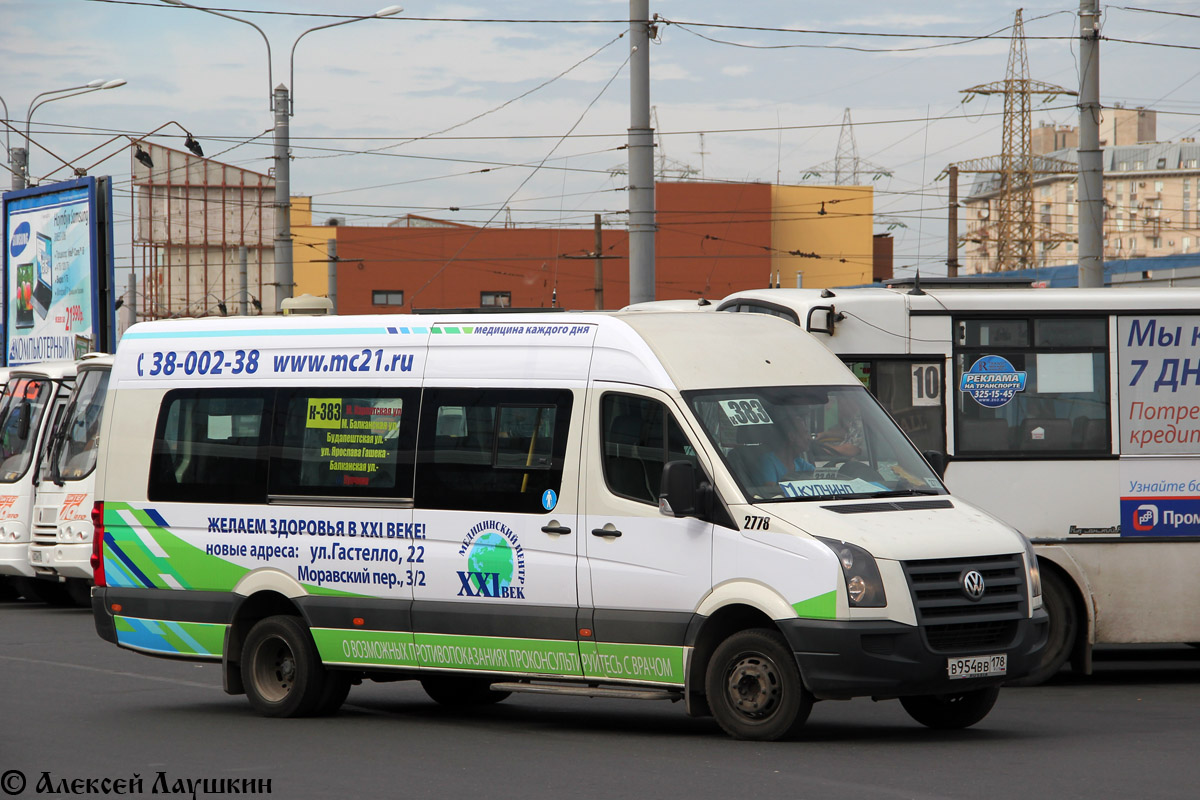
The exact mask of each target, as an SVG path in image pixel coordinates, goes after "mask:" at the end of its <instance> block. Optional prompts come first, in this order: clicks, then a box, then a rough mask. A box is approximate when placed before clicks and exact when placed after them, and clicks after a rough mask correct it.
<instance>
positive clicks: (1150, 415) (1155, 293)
mask: <svg viewBox="0 0 1200 800" xmlns="http://www.w3.org/2000/svg"><path fill="white" fill-rule="evenodd" d="M718 309H719V310H721V311H742V312H760V313H768V314H773V315H776V316H781V317H784V318H786V319H789V320H791V321H792V322H794V323H796V324H798V325H800V326H801V327H803V328H804V329H806V330H808V331H809V332H810V333H813V334H815V335H816V336H817V338H818V339H820V340H821V341H823V342H824V343H825V344H826V345H827V346H828V347H829V348H830V349H831V350H833V352H835V353H836V354H837V355H839V356H840V357H841V358H842V360H843V361H845V362H846V363H847V364H848V365H849V366H850V367H851V368H852V369H853V370H854V371H855V373H856V374H857V375H858V376H859V378H860V379H861V380H862V381H863V383H864V384H866V385H867V387H868V388H869V389H870V390H871V391H872V393H873V394H874V395H875V396H876V397H877V398H878V399H879V400H880V401H881V402H882V403H883V405H884V407H885V408H887V409H888V411H889V412H890V413H891V414H892V416H893V417H894V418H895V419H896V421H897V422H898V423H899V424H900V426H901V427H902V428H903V429H904V430H905V432H906V433H908V435H909V438H911V439H912V441H913V442H914V443H915V444H916V445H917V446H918V447H919V448H920V449H921V450H922V451H935V452H937V453H939V454H944V455H945V461H944V467H945V479H946V481H947V484H948V485H949V487H950V489H951V490H952V491H953V492H954V493H955V495H957V496H959V497H963V498H965V499H966V500H969V501H970V502H972V503H974V504H976V505H978V506H980V507H982V508H983V509H985V510H987V511H990V512H991V513H993V514H995V515H996V516H998V517H1000V518H1001V519H1003V520H1005V521H1006V522H1008V523H1009V524H1011V525H1013V526H1015V527H1017V528H1018V529H1019V530H1021V531H1022V532H1023V533H1024V534H1025V535H1026V536H1028V537H1029V538H1030V539H1031V540H1032V541H1033V543H1034V546H1035V550H1036V552H1037V554H1038V558H1039V561H1040V562H1041V564H1042V581H1043V585H1044V593H1045V604H1046V607H1047V612H1048V614H1049V615H1050V634H1049V635H1050V642H1049V644H1048V646H1047V648H1046V653H1045V656H1044V659H1043V662H1042V664H1041V667H1040V668H1039V669H1038V670H1037V671H1036V672H1035V673H1034V674H1033V675H1032V676H1031V678H1030V679H1029V682H1038V681H1041V680H1044V679H1046V678H1047V677H1049V676H1050V675H1052V674H1054V673H1055V672H1057V671H1058V670H1059V669H1060V668H1061V667H1062V666H1063V665H1064V664H1066V663H1067V662H1068V661H1069V662H1070V664H1071V666H1072V667H1074V668H1075V669H1077V670H1078V671H1081V672H1084V673H1088V672H1090V671H1091V651H1092V645H1095V644H1108V643H1137V642H1142V643H1151V642H1153V643H1158V642H1200V615H1198V614H1196V611H1195V608H1196V600H1197V596H1198V595H1197V590H1196V588H1195V587H1196V581H1195V571H1196V566H1197V563H1200V348H1198V345H1200V291H1198V290H1195V289H1179V288H1172V289H990V290H987V289H984V290H979V289H967V288H954V289H941V290H926V291H922V290H920V289H919V288H918V289H915V290H905V289H882V288H860V289H844V290H843V289H838V290H833V291H818V290H807V289H767V290H754V291H744V292H738V293H735V294H733V295H730V296H729V297H727V298H725V299H724V300H723V301H721V303H719V304H718ZM934 460H937V459H936V458H935V459H934Z"/></svg>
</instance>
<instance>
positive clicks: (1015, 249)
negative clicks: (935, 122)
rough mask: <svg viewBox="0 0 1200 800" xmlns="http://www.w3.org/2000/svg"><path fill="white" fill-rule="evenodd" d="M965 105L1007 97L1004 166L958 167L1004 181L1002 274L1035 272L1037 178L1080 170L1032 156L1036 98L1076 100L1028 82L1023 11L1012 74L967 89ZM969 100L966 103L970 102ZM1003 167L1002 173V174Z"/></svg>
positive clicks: (998, 224)
mask: <svg viewBox="0 0 1200 800" xmlns="http://www.w3.org/2000/svg"><path fill="white" fill-rule="evenodd" d="M962 91H963V93H964V94H966V95H967V98H966V100H970V99H971V97H973V96H974V95H977V94H982V95H989V94H1002V95H1004V126H1003V128H1004V130H1003V134H1002V136H1003V141H1002V143H1001V151H1000V156H999V159H998V161H999V163H998V164H997V163H996V161H997V157H996V156H990V157H988V158H982V159H973V160H972V161H965V162H961V163H959V164H958V165H957V166H958V169H959V171H960V172H995V173H999V176H1000V187H999V194H998V196H997V203H996V206H997V209H996V221H995V224H994V226H993V229H994V230H995V231H996V246H997V269H998V270H1010V269H1022V268H1025V267H1033V266H1036V262H1035V260H1034V257H1035V253H1034V245H1035V243H1036V242H1037V235H1036V227H1035V224H1034V214H1033V176H1034V175H1035V174H1058V173H1062V172H1074V171H1075V170H1076V167H1075V164H1073V163H1071V162H1069V161H1060V160H1058V159H1054V158H1047V157H1046V156H1036V157H1035V156H1034V154H1033V131H1032V128H1033V125H1032V121H1031V120H1032V116H1033V95H1035V94H1036V95H1043V96H1044V99H1043V100H1042V102H1043V103H1048V102H1050V100H1052V99H1053V98H1054V97H1056V96H1058V95H1076V94H1078V93H1077V92H1075V91H1072V90H1071V89H1065V88H1063V87H1062V86H1055V85H1054V84H1052V83H1046V82H1044V81H1036V80H1031V79H1030V77H1029V55H1028V53H1027V52H1026V50H1025V25H1024V23H1023V22H1022V21H1021V9H1019V8H1018V9H1017V15H1016V21H1015V22H1014V23H1013V32H1012V45H1011V46H1010V47H1009V50H1008V71H1007V73H1006V77H1005V79H1004V80H1002V81H993V82H991V83H984V84H981V85H979V86H972V87H971V88H970V89H963V90H962ZM966 100H964V101H963V102H966ZM997 167H998V168H997Z"/></svg>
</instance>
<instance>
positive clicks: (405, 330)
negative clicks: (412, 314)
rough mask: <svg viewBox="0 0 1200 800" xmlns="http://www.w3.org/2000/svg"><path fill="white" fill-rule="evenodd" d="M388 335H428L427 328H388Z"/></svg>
mask: <svg viewBox="0 0 1200 800" xmlns="http://www.w3.org/2000/svg"><path fill="white" fill-rule="evenodd" d="M387 332H388V333H420V334H428V333H429V328H388V329H387Z"/></svg>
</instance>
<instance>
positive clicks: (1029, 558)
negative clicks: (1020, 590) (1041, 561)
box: [1021, 536, 1042, 597]
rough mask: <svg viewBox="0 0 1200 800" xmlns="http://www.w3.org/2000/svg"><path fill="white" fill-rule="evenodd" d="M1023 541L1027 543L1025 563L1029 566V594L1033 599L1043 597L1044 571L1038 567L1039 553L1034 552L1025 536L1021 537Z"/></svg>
mask: <svg viewBox="0 0 1200 800" xmlns="http://www.w3.org/2000/svg"><path fill="white" fill-rule="evenodd" d="M1021 541H1022V542H1024V543H1025V562H1026V563H1027V564H1029V594H1030V596H1031V597H1041V596H1042V569H1041V567H1039V566H1038V557H1037V553H1035V552H1033V545H1032V544H1030V543H1029V540H1028V539H1026V538H1025V537H1024V536H1021Z"/></svg>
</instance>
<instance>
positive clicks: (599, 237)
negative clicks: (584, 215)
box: [595, 214, 604, 311]
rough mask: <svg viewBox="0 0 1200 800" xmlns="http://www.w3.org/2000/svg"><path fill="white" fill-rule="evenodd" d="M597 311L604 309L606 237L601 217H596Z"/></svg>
mask: <svg viewBox="0 0 1200 800" xmlns="http://www.w3.org/2000/svg"><path fill="white" fill-rule="evenodd" d="M595 252H596V274H595V285H596V310H597V311H599V310H600V309H602V308H604V235H603V233H602V231H601V229H600V215H599V214H597V215H596V251H595Z"/></svg>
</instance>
